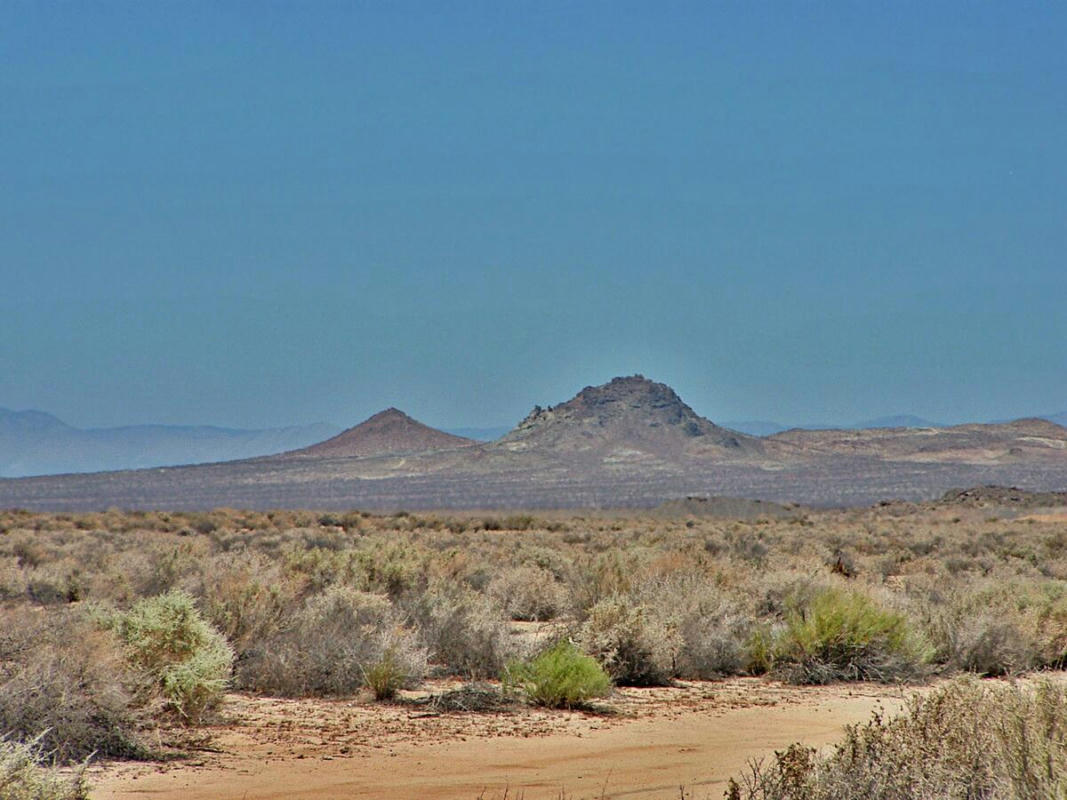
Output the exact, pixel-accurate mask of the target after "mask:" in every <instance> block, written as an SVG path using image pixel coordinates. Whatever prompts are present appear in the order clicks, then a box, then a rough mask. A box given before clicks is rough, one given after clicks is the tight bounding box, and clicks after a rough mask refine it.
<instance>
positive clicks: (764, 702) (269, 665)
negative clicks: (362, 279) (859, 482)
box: [0, 488, 1067, 800]
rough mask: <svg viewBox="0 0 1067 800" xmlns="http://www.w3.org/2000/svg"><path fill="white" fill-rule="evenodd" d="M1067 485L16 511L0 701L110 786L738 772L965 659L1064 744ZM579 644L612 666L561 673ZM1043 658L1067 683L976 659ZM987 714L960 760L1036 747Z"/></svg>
mask: <svg viewBox="0 0 1067 800" xmlns="http://www.w3.org/2000/svg"><path fill="white" fill-rule="evenodd" d="M1065 509H1067V497H1065V496H1064V495H1061V494H1043V495H1034V494H1028V493H1026V492H1020V491H1017V490H1005V489H990V488H984V489H976V490H968V491H963V492H954V493H951V494H949V495H946V497H944V498H942V499H940V500H938V501H934V502H931V503H924V504H910V503H899V502H897V503H888V504H881V505H878V506H873V507H870V508H865V509H847V510H812V509H805V508H802V507H797V506H788V507H786V506H776V505H774V504H772V503H752V502H750V501H734V500H711V501H703V500H692V499H690V500H684V501H679V502H675V503H671V504H667V505H665V506H664V507H662V508H660V509H656V510H654V511H647V512H640V513H634V512H618V513H616V512H603V511H596V512H580V513H571V512H567V513H563V512H557V513H546V512H542V513H541V514H530V513H521V512H516V513H510V514H493V513H490V512H484V513H483V512H479V513H474V512H468V513H463V514H458V513H437V514H412V513H403V512H401V513H396V514H389V515H380V514H370V513H366V512H359V511H351V512H345V513H333V512H319V511H272V512H256V511H242V510H234V509H220V510H216V511H213V512H205V513H201V512H121V511H117V510H113V511H108V512H103V513H91V514H70V513H50V514H48V513H35V512H28V511H7V512H0V727H2V729H3V732H4V733H6V734H8V735H10V736H11V737H13V738H14V740H16V741H23V742H32V741H38V742H39V743H40V747H41V749H42V750H41V751H42V752H43V753H45V754H49V755H48V758H51V757H52V754H54V756H55V757H56V759H57V760H58V761H60V762H61V763H65V764H68V765H73V764H78V763H81V762H83V761H84V759H85V758H86V757H87V756H90V754H92V764H91V766H90V767H89V770H88V774H87V778H88V780H89V783H90V785H91V787H92V788H91V792H90V794H89V795H88V797H92V798H134V797H142V796H143V797H154V798H175V799H176V798H191V799H192V800H195V799H196V798H204V800H207V799H208V798H211V799H212V800H219V799H220V798H235V799H236V798H270V797H275V798H283V797H284V798H309V799H310V798H316V799H322V798H333V797H345V798H348V797H354V798H355V797H367V798H409V797H425V798H456V799H457V800H461V799H463V798H478V797H482V798H486V800H488V799H489V798H504V797H508V798H515V797H527V798H529V800H535V798H542V797H543V798H560V797H568V798H583V797H588V798H599V797H605V798H607V797H648V798H654V797H664V798H666V797H681V796H683V793H684V797H687V798H704V797H709V798H719V797H722V796H723V792H724V791H725V789H726V786H727V783H726V782H727V781H728V780H729V779H730V778H731V777H737V776H739V775H741V774H743V773H744V772H745V770H746V765H747V764H749V761H750V759H754V758H761V757H764V758H767V759H768V761H767V762H766V763H768V764H774V763H776V762H775V761H774V754H775V752H776V751H782V750H783V749H785V748H787V747H788V746H789V745H790V744H792V743H794V742H802V743H804V744H806V745H808V746H812V747H822V746H824V745H830V744H832V743H835V742H839V741H841V740H842V738H843V737H844V736H845V735H846V731H845V727H846V726H847V725H850V724H854V723H862V722H866V721H868V720H870V719H871V718H872V713H873V712H875V711H881V712H884V714H885V715H889V716H892V715H893V714H895V713H896V712H897V711H898V710H900V709H902V708H904V707H905V705H906V703H907V700H906V697H908V696H912V695H915V694H921V695H925V693H927V692H929V691H931V687H935V688H936V687H938V686H940V685H941V684H944V685H946V686H959V685H963V686H964V688H963V689H962V690H960V691H958V692H957V694H956V696H955V697H956V699H955V700H954V701H953V702H954V703H955V706H952V707H953V708H956V709H957V710H959V713H963V714H964V715H966V713H967V712H968V709H973V708H975V707H976V706H975V703H977V702H981V703H987V700H988V706H982V708H985V709H986V711H988V712H989V713H995V714H1003V715H1005V716H1004V719H1013V720H1016V722H1015V723H1013V724H1016V725H1017V726H1023V727H1024V728H1025V727H1028V726H1037V727H1036V728H1035V730H1036V731H1037V732H1036V733H1035V734H1034V737H1032V738H1030V739H1027V741H1028V742H1032V743H1035V746H1038V747H1040V746H1041V742H1047V741H1055V742H1062V741H1067V737H1062V738H1055V737H1053V736H1051V735H1050V734H1049V735H1046V734H1048V731H1052V730H1053V729H1056V730H1058V727H1057V726H1061V725H1062V726H1063V727H1064V728H1065V729H1067V694H1065V693H1064V692H1063V690H1062V687H1063V685H1064V680H1063V678H1062V673H1061V672H1058V671H1059V670H1063V669H1064V666H1065V664H1067V524H1065V521H1064V520H1065ZM561 648H562V649H561ZM557 651H558V652H559V653H563V655H561V656H558V658H559V659H562V661H555V662H553V661H552V658H557V656H553V654H554V653H557ZM547 656H551V657H552V658H549V659H548V660H547V661H544V662H543V663H542V660H543V659H545V658H546V657H547ZM578 662H581V663H584V664H586V665H587V666H588V667H589V668H590V669H592V670H595V671H596V672H597V673H598V674H599V676H600V678H602V680H603V686H602V687H601V689H600V690H599V691H598V692H596V693H593V692H589V693H587V694H581V692H579V693H577V694H571V695H567V696H568V697H571V698H572V699H571V700H564V701H562V702H559V701H552V700H549V699H546V698H548V697H549V694H548V693H546V692H545V691H544V688H545V686H546V685H558V684H559V683H560V682H561V681H562V679H560V678H558V677H550V678H549V679H548V681H547V684H546V683H545V682H543V681H542V678H544V677H545V676H546V675H558V673H554V672H553V671H552V670H554V669H555V667H553V666H552V664H556V666H559V664H577V663H578ZM539 664H540V666H538V665H539ZM546 664H547V665H548V667H547V668H546ZM543 668H544V669H543ZM1035 674H1046V675H1057V676H1061V677H1058V678H1057V679H1056V680H1057V682H1058V683H1057V686H1058V688H1056V689H1055V690H1050V691H1049V693H1046V694H1044V695H1042V694H1041V692H1042V691H1043V690H1042V689H1041V688H1040V687H1037V688H1033V689H1030V690H1027V691H1028V692H1029V694H1027V695H1026V696H1022V695H1010V694H1001V695H998V696H997V697H993V698H982V697H979V696H978V694H980V693H981V692H984V691H985V689H984V688H975V687H976V686H979V684H977V683H975V682H974V679H973V678H972V680H971V681H970V682H968V681H966V680H965V681H962V682H961V681H959V680H958V679H959V678H960V676H967V675H970V676H977V677H978V678H981V677H989V678H995V679H996V680H993V681H988V682H984V683H982V684H980V685H981V686H1004V687H1009V688H1010V685H1011V684H1010V682H1009V681H1005V680H1002V679H1001V678H1003V677H1004V676H1015V675H1035ZM586 678H588V675H587V676H586ZM586 678H583V683H582V687H583V688H582V689H581V691H582V692H584V691H585V690H586V688H587V686H588V685H590V684H589V682H588V681H587V680H586ZM502 680H503V681H504V682H503V683H502ZM1035 686H1036V684H1035ZM937 691H938V692H939V691H940V689H937ZM1010 691H1014V689H1011V690H1010ZM600 692H607V694H606V695H603V694H601V693H600ZM976 693H978V694H976ZM931 696H934V695H931ZM457 698H458V699H457ZM467 698H478V699H477V702H474V701H468V699H467ZM487 698H488V699H487ZM1035 698H1036V700H1035ZM446 699H447V702H446ZM1046 701H1048V702H1046ZM1053 701H1054V702H1055V703H1061V704H1062V708H1061V706H1060V705H1055V706H1054V707H1053V706H1052V705H1049V703H1050V702H1053ZM1035 703H1036V705H1035ZM546 706H549V707H546ZM945 707H946V708H948V707H949V706H945ZM576 709H578V710H576ZM1048 709H1051V710H1048ZM1046 711H1047V713H1046ZM913 712H914V709H913V708H912V709H910V710H909V711H908V713H909V714H912V713H913ZM953 713H957V712H953ZM983 713H985V712H983ZM883 718H885V717H883ZM935 722H936V723H937V724H939V725H940V724H944V725H945V726H946V727H945V728H944V731H945V735H950V734H952V733H953V732H954V731H955V732H958V731H959V730H970V728H969V727H967V726H969V725H971V724H972V723H971V722H967V721H966V720H964V721H961V718H959V717H951V718H950V717H945V718H943V719H938V720H935ZM1050 726H1051V727H1050ZM1000 727H1001V728H1002V729H1004V730H1007V729H1008V728H1009V727H1010V726H1005V725H1001V726H1000ZM994 729H997V728H996V726H992V727H990V728H989V730H994ZM981 730H982V731H985V730H986V728H985V727H981ZM875 733H876V734H878V735H882V734H881V733H879V732H878V731H876V732H875ZM883 733H884V732H883ZM886 735H889V736H892V735H893V734H892V733H891V732H889V733H886ZM1056 736H1059V734H1056ZM909 737H910V734H909V735H907V736H902V737H900V739H899V741H898V742H897V744H900V742H903V743H904V745H906V744H907V742H908V740H909ZM940 737H941V734H938V735H937V736H936V737H934V739H933V740H932V744H929V746H930V747H931V748H932V750H931V751H929V752H933V753H934V754H935V755H936V752H937V750H938V748H939V747H940V743H941V739H940ZM975 741H977V740H975V738H974V737H973V736H971V737H964V738H963V739H960V740H959V742H960V747H959V748H958V749H957V750H953V751H952V755H953V757H954V758H955V757H957V756H958V757H959V759H962V761H958V762H954V763H956V766H953V764H947V765H946V766H945V767H944V770H943V774H942V775H941V778H945V779H946V780H950V779H952V778H953V776H956V775H959V774H961V770H960V768H959V767H958V764H959V763H964V762H965V761H966V759H974V758H981V757H983V753H984V752H985V750H987V749H989V748H992V747H994V746H997V747H1000V746H1003V747H1001V750H1000V751H997V753H998V754H997V755H996V759H1000V760H996V759H994V760H991V761H989V764H988V765H987V766H988V769H987V777H989V780H993V781H995V780H999V778H998V775H999V772H998V771H1000V770H1002V769H1003V764H1005V763H1022V762H1019V761H1018V760H1017V759H1016V760H1015V761H1011V759H1012V758H1015V756H1016V755H1018V753H1016V752H1015V751H1012V750H1011V749H1010V748H1011V747H1013V746H1014V745H1013V744H1012V742H1013V741H1014V740H1012V741H1007V740H1005V741H1001V742H999V743H998V742H990V743H989V748H987V747H986V743H985V742H984V740H983V741H981V742H979V743H978V744H977V745H974V744H973V743H974V742H975ZM894 746H896V745H894ZM924 746H925V745H924ZM1057 747H1058V745H1057ZM968 748H971V749H968ZM1004 748H1008V749H1007V750H1004ZM1062 749H1063V748H1060V749H1059V750H1056V752H1050V753H1047V754H1042V753H1041V752H1034V753H1031V752H1029V751H1027V752H1025V753H1024V754H1023V755H1025V758H1026V759H1032V758H1048V759H1051V761H1050V763H1052V762H1056V763H1059V761H1061V760H1067V755H1065V753H1064V752H1061V751H1062ZM972 750H973V752H972ZM926 752H927V751H923V753H921V754H920V755H917V756H909V758H910V759H911V760H912V761H913V762H914V761H918V762H920V763H921V762H922V761H923V759H924V758H925V753H926ZM990 752H992V751H991V750H990ZM1005 754H1006V755H1005ZM1002 755H1003V758H1002V757H1001V756H1002ZM1004 759H1008V760H1004ZM968 763H969V762H968ZM1026 763H1029V762H1026ZM1034 763H1037V762H1034ZM1042 763H1043V762H1042ZM939 769H940V767H939ZM846 773H847V770H845V771H844V772H842V774H846ZM1064 774H1067V771H1065V773H1064ZM946 776H947V777H946ZM920 777H921V776H920ZM1032 777H1033V776H1028V775H1024V776H1021V777H1019V779H1018V780H1019V781H1021V783H1020V784H1019V785H1023V784H1024V783H1026V781H1030V780H1031V778H1032ZM1053 777H1055V776H1053ZM941 778H939V780H940V779H941ZM1036 779H1037V778H1035V780H1036ZM1056 780H1058V778H1056ZM1027 785H1028V784H1027ZM1052 788H1055V787H1052ZM62 796H63V797H70V798H76V800H82V798H84V797H85V795H84V793H83V794H81V795H79V794H77V793H72V794H67V795H62ZM829 796H830V797H832V796H833V795H829ZM996 796H997V797H1000V796H1003V797H1012V798H1013V797H1015V796H1016V795H1013V794H1010V793H1009V794H1001V795H996ZM741 797H742V798H756V800H759V798H761V797H764V796H762V795H759V794H758V793H757V794H750V795H744V794H743V795H741Z"/></svg>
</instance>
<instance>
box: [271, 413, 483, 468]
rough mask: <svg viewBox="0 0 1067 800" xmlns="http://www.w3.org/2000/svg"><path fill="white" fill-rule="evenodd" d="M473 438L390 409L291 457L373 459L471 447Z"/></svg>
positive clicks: (294, 453)
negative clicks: (441, 429) (431, 425)
mask: <svg viewBox="0 0 1067 800" xmlns="http://www.w3.org/2000/svg"><path fill="white" fill-rule="evenodd" d="M474 444H476V442H475V441H474V440H473V439H467V438H465V437H463V436H454V435H453V434H451V433H445V432H444V431H439V430H437V429H436V428H431V427H430V426H429V425H424V424H423V423H421V422H419V421H418V420H415V419H412V418H411V417H409V416H408V415H407V414H405V413H404V412H403V411H400V410H399V409H396V408H387V409H386V410H385V411H379V412H378V413H377V414H375V415H374V416H373V417H370V418H369V419H367V420H364V421H363V422H361V423H359V425H356V426H355V427H352V428H349V429H348V430H345V431H342V432H341V433H339V434H337V435H336V436H334V437H333V438H332V439H327V440H326V441H324V442H319V443H318V444H313V445H311V446H310V447H305V448H303V449H301V450H297V451H295V452H292V453H286V454H285V455H286V456H287V457H289V456H301V457H307V458H369V457H372V456H385V455H402V454H405V453H424V452H428V451H431V450H451V449H454V448H456V447H470V446H471V445H474Z"/></svg>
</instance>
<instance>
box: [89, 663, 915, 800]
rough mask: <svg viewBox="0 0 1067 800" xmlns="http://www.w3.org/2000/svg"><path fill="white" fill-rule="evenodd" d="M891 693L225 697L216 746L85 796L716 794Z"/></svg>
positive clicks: (711, 690)
mask: <svg viewBox="0 0 1067 800" xmlns="http://www.w3.org/2000/svg"><path fill="white" fill-rule="evenodd" d="M901 702H902V699H901V692H900V691H899V690H893V689H889V688H884V687H870V686H862V687H820V688H808V689H798V688H790V687H784V686H780V685H777V684H771V683H766V682H762V681H758V680H752V679H738V680H731V681H724V682H721V683H687V684H684V685H682V686H680V687H678V688H673V689H654V690H634V689H630V690H624V691H622V692H620V694H619V696H618V697H617V698H615V699H614V700H613V701H612V704H611V705H612V706H613V708H614V709H615V711H614V713H613V714H609V715H590V714H579V713H573V712H549V711H539V710H520V711H517V712H514V713H503V714H471V713H452V714H441V715H436V714H427V713H425V712H424V711H420V710H419V709H418V708H417V707H397V706H380V705H373V704H367V703H355V702H344V701H338V702H333V703H329V702H323V701H284V700H274V699H258V698H250V697H246V696H240V695H234V696H232V697H231V698H230V701H229V706H228V712H227V713H228V715H229V717H230V722H229V723H228V724H227V725H226V726H223V727H221V728H220V729H219V730H218V731H217V732H216V737H215V741H216V745H217V746H218V749H219V752H217V753H208V754H207V755H206V757H204V758H203V759H202V760H197V759H194V760H193V762H192V763H188V762H186V763H184V764H172V765H164V766H161V765H130V764H119V765H109V766H105V767H95V768H93V771H92V774H91V780H92V782H93V784H94V786H95V787H96V788H95V791H94V793H93V795H92V796H93V798H94V799H95V800H119V799H120V798H121V799H122V800H129V799H132V798H153V800H179V798H180V799H181V800H231V798H232V800H260V799H261V798H262V799H263V800H266V798H279V799H280V798H286V799H287V800H328V799H329V800H333V799H335V798H336V799H340V798H375V800H393V799H394V798H395V799H396V800H400V799H401V798H403V799H404V800H408V799H409V798H420V800H475V799H476V798H479V797H481V798H484V800H492V799H493V798H503V797H505V794H506V796H507V797H508V798H516V797H525V798H526V800H540V799H541V798H545V799H546V800H547V799H548V798H552V799H553V800H558V798H560V797H567V798H573V800H578V799H579V798H601V797H603V798H675V799H677V798H679V796H680V789H679V787H684V790H685V795H684V796H685V797H686V798H690V797H692V798H705V797H707V798H716V800H717V798H721V797H722V794H723V791H724V788H725V783H726V780H727V779H728V778H729V777H730V776H731V775H735V774H737V773H738V771H739V770H741V769H743V768H744V766H745V764H746V761H747V760H748V759H749V758H752V757H755V756H760V755H764V754H768V753H770V752H772V751H773V750H775V749H781V748H783V747H785V746H786V745H788V744H790V743H791V742H794V741H802V742H805V743H808V744H811V745H815V746H819V745H823V744H828V743H830V742H833V741H835V740H836V739H837V738H839V737H840V735H841V732H842V728H843V726H845V725H846V724H848V723H854V722H861V721H864V720H866V719H868V718H869V716H870V714H871V712H872V711H873V710H874V709H876V708H879V707H880V708H883V709H885V710H886V711H888V712H893V711H894V710H896V709H897V708H899V706H900V704H901Z"/></svg>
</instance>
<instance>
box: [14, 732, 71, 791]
mask: <svg viewBox="0 0 1067 800" xmlns="http://www.w3.org/2000/svg"><path fill="white" fill-rule="evenodd" d="M46 758H47V748H46V747H45V745H43V744H42V742H41V741H40V740H39V739H31V740H30V741H27V742H19V741H16V740H14V739H12V738H10V737H9V736H0V797H3V798H4V800H88V797H89V785H88V783H86V781H85V775H84V768H83V769H80V770H78V771H77V772H75V773H74V774H73V775H62V774H60V773H59V772H57V771H56V769H55V768H54V767H49V766H46V765H45V761H46Z"/></svg>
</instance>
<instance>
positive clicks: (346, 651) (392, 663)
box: [236, 586, 426, 697]
mask: <svg viewBox="0 0 1067 800" xmlns="http://www.w3.org/2000/svg"><path fill="white" fill-rule="evenodd" d="M425 669H426V653H425V649H424V648H422V647H421V646H420V644H419V642H418V640H417V636H416V633H415V632H414V631H413V630H412V629H411V628H410V627H408V626H407V625H405V624H404V619H403V616H402V615H401V613H400V612H399V611H398V610H397V609H396V608H395V607H394V606H393V604H392V603H390V601H389V598H387V597H383V596H382V595H377V594H370V593H367V592H359V591H356V590H355V589H351V588H348V587H344V586H331V587H330V588H329V589H327V590H326V591H325V592H323V593H321V594H319V595H315V596H313V597H311V598H309V599H308V600H307V601H306V602H305V604H304V606H303V607H302V608H301V609H300V610H299V611H298V612H297V613H295V614H294V615H293V616H292V617H291V618H290V619H289V620H288V621H287V622H285V623H284V624H283V626H282V628H281V630H280V631H279V632H278V633H277V634H276V635H274V636H272V637H269V638H267V639H265V640H264V641H263V642H261V643H260V646H259V647H257V648H255V649H250V650H248V651H246V653H245V655H244V657H243V658H242V659H241V660H240V661H239V662H238V664H237V676H236V680H237V685H238V686H239V687H241V688H245V689H252V690H254V691H260V692H266V693H268V694H275V695H281V696H291V697H299V696H307V695H320V696H336V695H345V694H351V693H353V692H356V691H358V690H359V689H360V688H362V687H363V686H364V685H369V686H370V688H371V689H372V690H373V691H374V692H375V694H379V693H381V696H383V697H385V696H390V694H394V693H395V691H396V689H398V688H401V687H403V686H408V685H413V684H414V683H417V682H418V681H419V680H421V679H422V677H423V676H424V675H425Z"/></svg>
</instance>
